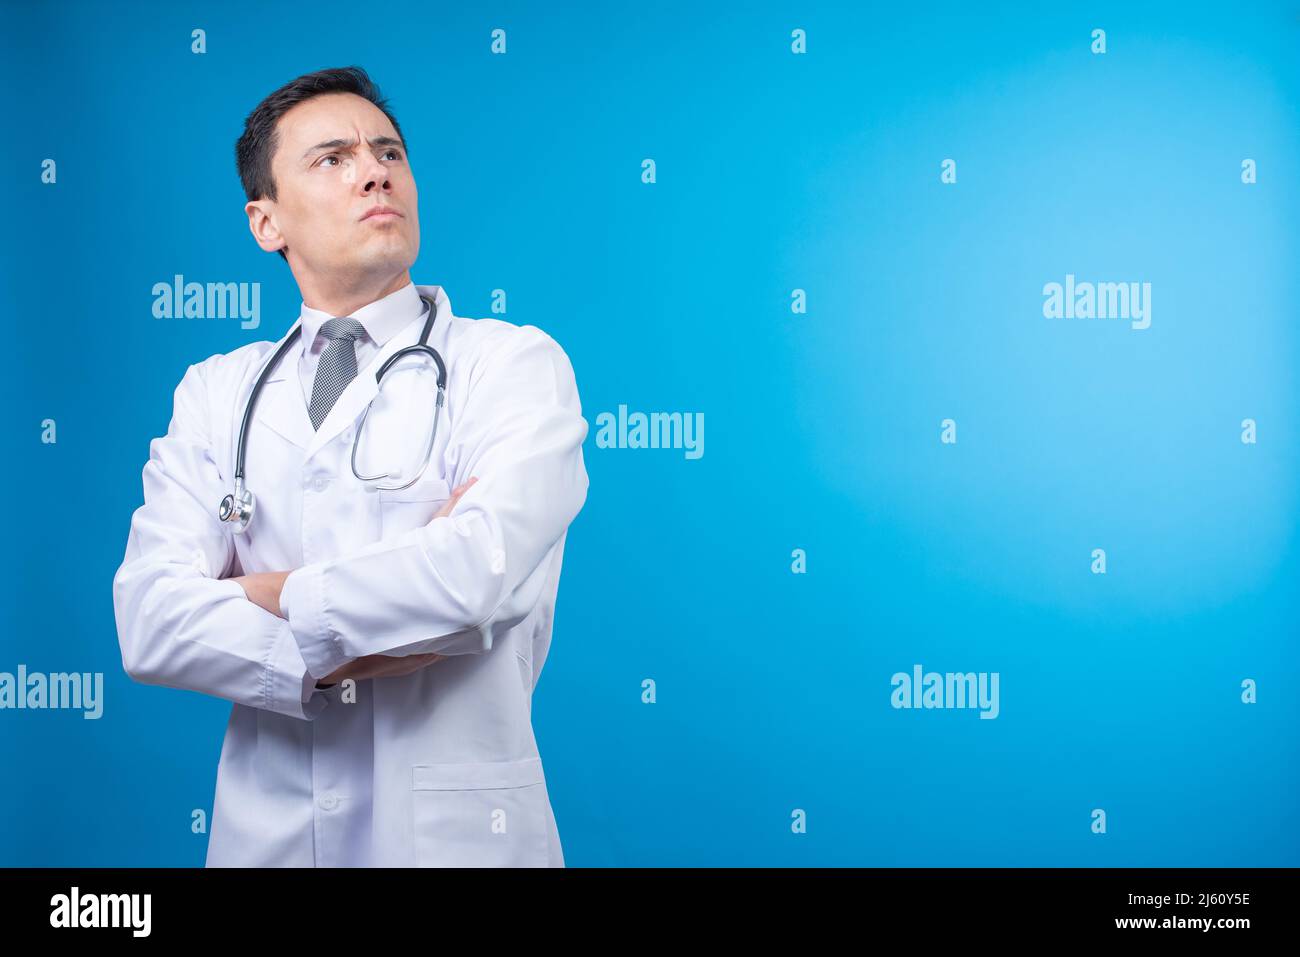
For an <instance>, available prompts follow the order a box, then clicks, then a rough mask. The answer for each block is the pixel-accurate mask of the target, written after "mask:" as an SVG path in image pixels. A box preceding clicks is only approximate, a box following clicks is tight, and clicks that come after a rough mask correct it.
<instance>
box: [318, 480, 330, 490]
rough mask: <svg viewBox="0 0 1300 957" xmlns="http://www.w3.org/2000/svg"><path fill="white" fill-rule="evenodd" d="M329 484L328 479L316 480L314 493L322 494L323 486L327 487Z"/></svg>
mask: <svg viewBox="0 0 1300 957" xmlns="http://www.w3.org/2000/svg"><path fill="white" fill-rule="evenodd" d="M329 484H330V480H329V479H327V478H324V477H321V478H318V479H316V484H315V486H314V488H315V489H316V491H318V492H323V491H325V486H327V485H329Z"/></svg>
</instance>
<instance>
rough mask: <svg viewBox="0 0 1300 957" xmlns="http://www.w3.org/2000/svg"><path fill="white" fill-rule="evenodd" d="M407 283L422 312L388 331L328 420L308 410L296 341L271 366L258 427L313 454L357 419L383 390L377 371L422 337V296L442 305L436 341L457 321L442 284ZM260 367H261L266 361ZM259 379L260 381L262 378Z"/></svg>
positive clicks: (256, 415) (257, 411)
mask: <svg viewBox="0 0 1300 957" xmlns="http://www.w3.org/2000/svg"><path fill="white" fill-rule="evenodd" d="M403 288H404V289H409V290H411V292H412V295H414V297H415V301H416V302H417V303H419V306H420V312H419V314H418V315H417V316H415V317H414V318H408V320H407V322H406V324H405V325H404V326H403V327H400V328H399V330H397V332H394V333H389V334H388V335H387V336H386V338H385V342H384V343H383V345H382V346H381V348H380V350H379V352H378V353H377V354H376V355H374V356H372V357H371V359H370V361H369V362H368V363H367V364H366V367H365V368H364V369H361V370H358V372H357V377H356V378H355V379H353V380H352V381H351V382H349V383H348V385H347V388H345V389H344V390H343V393H342V395H340V396H339V397H338V399H337V400H335V402H334V407H333V408H332V409H330V411H329V414H328V415H326V416H325V421H323V422H322V423H321V425H320V428H319V429H318V430H313V429H312V427H311V419H310V418H308V416H307V401H306V398H305V397H304V396H303V389H302V382H301V380H300V379H299V375H298V361H297V359H298V356H299V352H298V351H297V348H296V346H297V345H298V344H297V343H295V348H291V349H290V350H289V352H288V354H287V355H286V356H285V357H284V358H283V359H282V360H281V361H280V363H279V365H277V366H276V368H275V369H273V370H272V371H271V374H270V375H269V376H268V377H267V379H266V382H264V383H263V384H262V392H261V394H260V396H259V397H258V400H257V408H256V409H255V410H254V413H253V420H254V425H253V427H254V428H256V427H257V426H258V424H262V425H265V426H267V427H269V428H270V429H272V430H274V431H275V432H276V433H278V434H279V435H280V436H281V437H283V438H285V439H287V440H288V441H289V442H291V443H293V444H294V445H296V446H298V447H299V448H301V449H305V450H306V457H307V458H308V459H310V458H311V457H312V456H313V455H315V454H316V453H317V452H318V451H320V449H322V448H324V447H325V445H327V444H328V443H329V442H330V441H331V440H333V439H334V438H335V437H336V436H337V435H338V434H339V433H340V432H342V431H343V430H344V429H346V428H347V427H349V426H350V425H353V424H354V422H355V421H356V420H357V419H359V417H360V415H361V413H362V411H363V410H364V409H365V407H366V406H367V405H368V404H369V403H370V400H371V399H373V398H374V397H375V396H376V395H377V394H378V386H377V384H376V381H375V373H376V372H377V371H378V370H379V367H380V366H381V365H383V363H384V360H386V359H387V358H388V357H389V356H390V355H392V354H393V353H394V352H396V351H397V350H398V349H401V348H404V347H405V346H409V345H414V344H415V343H416V342H418V341H419V339H420V333H421V332H422V331H423V330H424V320H425V318H426V314H427V309H426V307H425V303H424V302H423V301H422V300H421V299H420V296H421V295H424V296H428V297H429V298H430V299H432V300H434V302H435V303H437V306H438V319H437V322H436V323H435V324H434V328H433V330H432V331H431V332H430V334H429V342H430V343H432V342H433V341H434V339H435V337H436V336H437V334H438V333H439V332H440V331H441V330H442V328H443V325H444V323H446V324H450V322H451V317H452V311H451V300H450V299H449V298H448V297H447V293H446V292H445V291H443V288H442V287H441V286H416V285H413V284H412V285H410V286H405V287H403ZM399 291H400V290H399ZM372 305H373V304H372ZM366 308H369V307H366ZM359 311H360V310H359ZM326 318H328V317H326ZM322 321H323V320H322ZM297 326H298V323H294V325H293V326H292V327H290V329H289V332H287V333H285V336H284V337H282V338H281V339H280V340H279V341H278V342H276V343H275V345H274V346H273V347H272V348H271V349H270V350H269V351H268V352H267V354H266V359H267V361H270V358H271V356H273V355H274V354H275V350H276V349H278V348H279V347H280V346H281V345H282V344H283V342H284V339H285V338H287V337H288V335H289V334H290V333H292V332H293V330H294V329H295V328H297ZM319 328H320V327H319V325H318V326H317V329H318V330H319ZM367 334H368V333H367ZM258 371H259V372H260V371H261V367H260V366H259V369H258ZM253 381H254V382H256V381H257V380H256V378H254V379H253ZM250 388H251V386H250Z"/></svg>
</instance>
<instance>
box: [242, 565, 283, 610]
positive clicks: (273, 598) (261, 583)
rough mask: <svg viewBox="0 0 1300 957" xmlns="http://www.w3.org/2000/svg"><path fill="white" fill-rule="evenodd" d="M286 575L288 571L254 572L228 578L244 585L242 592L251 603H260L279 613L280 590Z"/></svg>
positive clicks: (267, 608)
mask: <svg viewBox="0 0 1300 957" xmlns="http://www.w3.org/2000/svg"><path fill="white" fill-rule="evenodd" d="M288 577H289V573H288V572H254V573H253V574H252V575H240V576H238V577H237V578H232V579H230V580H231V581H232V582H239V584H240V585H242V586H243V587H244V594H246V595H247V596H248V600H249V601H251V602H252V603H253V604H255V605H261V606H262V607H263V608H265V609H266V610H267V611H269V612H270V613H271V614H273V615H280V590H281V589H282V588H284V580H285V579H286V578H288ZM280 617H284V616H283V615H280Z"/></svg>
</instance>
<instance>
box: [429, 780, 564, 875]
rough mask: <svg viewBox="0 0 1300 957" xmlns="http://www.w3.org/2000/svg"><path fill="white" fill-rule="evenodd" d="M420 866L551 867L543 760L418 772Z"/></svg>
mask: <svg viewBox="0 0 1300 957" xmlns="http://www.w3.org/2000/svg"><path fill="white" fill-rule="evenodd" d="M411 772H412V780H411V787H412V791H411V802H412V815H413V817H412V824H413V825H414V833H415V864H416V866H417V867H546V866H547V865H548V863H549V861H548V856H547V854H548V846H549V842H548V834H547V820H548V817H547V802H548V799H547V796H546V786H545V784H544V782H543V777H542V759H541V758H538V757H533V758H523V759H520V760H517V761H485V762H481V763H474V764H417V765H413V766H412V768H411Z"/></svg>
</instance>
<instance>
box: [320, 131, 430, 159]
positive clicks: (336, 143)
mask: <svg viewBox="0 0 1300 957" xmlns="http://www.w3.org/2000/svg"><path fill="white" fill-rule="evenodd" d="M366 142H367V143H369V144H370V146H371V147H372V148H373V147H376V146H398V147H401V148H402V149H406V144H405V143H403V142H402V141H401V140H398V139H394V138H393V137H391V136H376V137H374V138H373V139H369V140H367V141H366ZM356 145H357V141H356V140H326V141H325V142H324V143H317V144H316V145H315V146H313V147H312V148H311V149H309V150H308V151H307V152H305V153H303V154H302V158H303V159H306V158H307V157H308V156H311V154H312V153H318V152H320V151H321V150H337V149H342V148H343V147H348V148H353V147H355V146H356Z"/></svg>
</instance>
